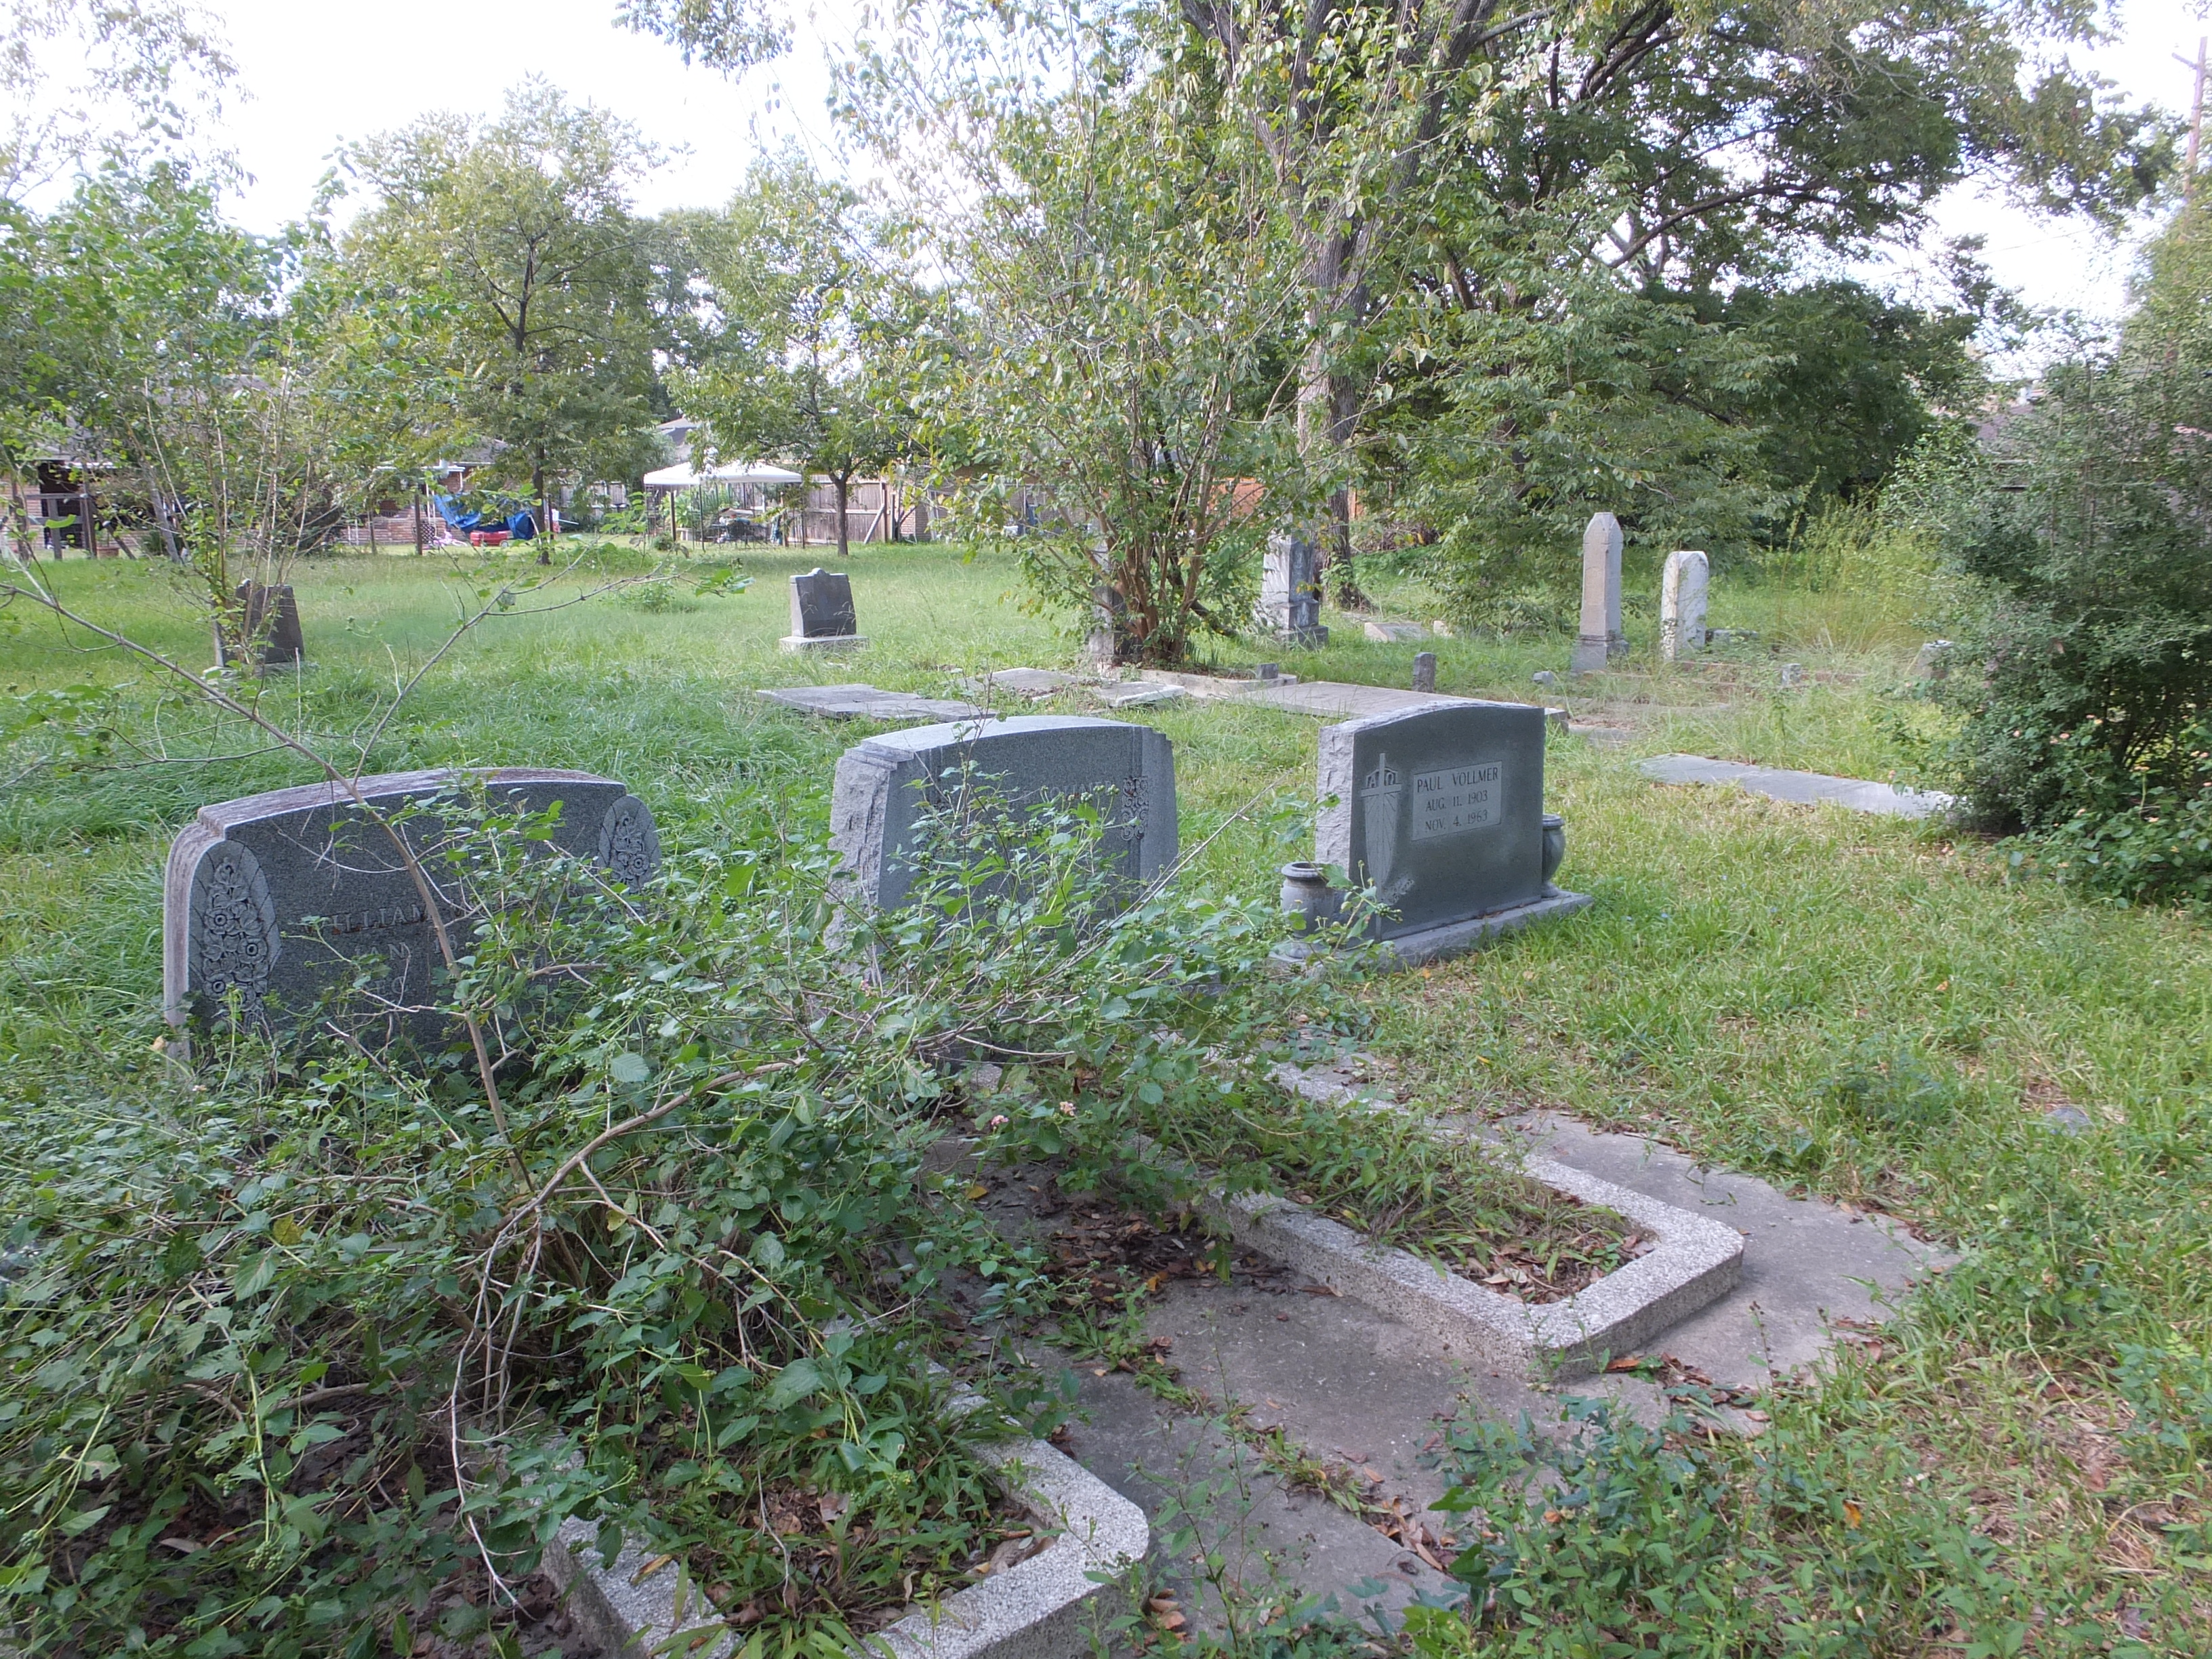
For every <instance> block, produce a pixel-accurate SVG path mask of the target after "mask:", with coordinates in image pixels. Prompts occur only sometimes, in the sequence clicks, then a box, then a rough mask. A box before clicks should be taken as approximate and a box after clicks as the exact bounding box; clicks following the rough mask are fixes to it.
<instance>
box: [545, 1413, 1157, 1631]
mask: <svg viewBox="0 0 2212 1659" xmlns="http://www.w3.org/2000/svg"><path fill="white" fill-rule="evenodd" d="M957 1408H958V1407H957V1403H956V1407H955V1409H956V1410H957ZM976 1453H977V1455H979V1456H981V1458H982V1459H984V1461H986V1462H989V1463H992V1464H994V1465H995V1466H996V1468H997V1469H998V1471H999V1478H1000V1489H1001V1490H1002V1491H1004V1492H1006V1494H1007V1495H1008V1496H1009V1497H1011V1498H1013V1499H1014V1501H1015V1502H1016V1503H1018V1504H1020V1505H1021V1506H1022V1508H1024V1510H1028V1511H1029V1512H1030V1514H1031V1515H1032V1516H1035V1517H1036V1519H1038V1520H1039V1521H1041V1522H1045V1523H1046V1524H1048V1525H1050V1526H1053V1527H1056V1528H1059V1529H1060V1534H1061V1535H1060V1537H1059V1538H1058V1539H1057V1540H1055V1541H1054V1542H1053V1544H1052V1545H1051V1546H1050V1547H1048V1548H1046V1549H1044V1550H1042V1551H1041V1552H1039V1553H1037V1554H1036V1555H1034V1556H1032V1557H1030V1559H1028V1560H1026V1561H1023V1562H1019V1563H1017V1564H1016V1565H1013V1566H1012V1567H1009V1568H1007V1569H1006V1571H1003V1572H998V1573H994V1574H993V1575H992V1576H991V1577H988V1578H986V1579H984V1580H983V1581H982V1582H981V1583H976V1584H971V1585H969V1587H968V1588H967V1589H963V1590H958V1591H956V1592H955V1593H954V1594H952V1595H949V1596H947V1597H945V1600H944V1601H940V1602H939V1603H937V1604H936V1605H935V1606H934V1607H923V1608H919V1609H917V1610H916V1611H915V1612H913V1613H908V1615H907V1616H906V1617H905V1618H903V1619H902V1620H899V1621H898V1622H897V1623H896V1624H895V1625H891V1626H887V1627H886V1628H884V1629H883V1630H880V1631H878V1632H874V1633H873V1634H872V1636H870V1637H868V1638H866V1644H865V1645H866V1649H867V1650H870V1651H872V1652H880V1651H881V1650H883V1649H884V1648H888V1650H889V1651H890V1653H891V1654H892V1655H894V1656H896V1659H1087V1656H1089V1655H1090V1654H1091V1632H1090V1629H1089V1625H1090V1622H1091V1621H1090V1620H1088V1619H1086V1618H1085V1613H1086V1610H1087V1608H1088V1604H1089V1603H1091V1601H1094V1600H1095V1599H1096V1598H1097V1596H1098V1595H1100V1594H1101V1593H1102V1592H1103V1591H1105V1590H1107V1589H1110V1588H1111V1587H1113V1586H1114V1585H1115V1584H1118V1583H1123V1582H1125V1581H1127V1578H1128V1577H1129V1575H1130V1573H1131V1572H1132V1571H1133V1570H1134V1569H1135V1568H1136V1567H1137V1566H1138V1565H1139V1563H1141V1562H1142V1561H1143V1560H1144V1559H1145V1556H1146V1553H1147V1552H1148V1551H1149V1550H1150V1548H1151V1547H1152V1529H1151V1528H1150V1526H1149V1525H1148V1524H1147V1522H1146V1520H1145V1514H1144V1511H1143V1510H1140V1509H1139V1508H1138V1507H1137V1506H1136V1505H1135V1504H1133V1503H1131V1502H1130V1501H1129V1500H1128V1499H1127V1498H1124V1497H1122V1496H1121V1493H1119V1492H1115V1490H1114V1489H1113V1488H1112V1487H1110V1486H1108V1485H1107V1484H1106V1483H1105V1482H1104V1481H1103V1480H1100V1479H1099V1478H1098V1477H1097V1475H1095V1474H1091V1471H1090V1470H1088V1469H1086V1468H1084V1467H1083V1466H1082V1465H1081V1464H1080V1463H1078V1462H1075V1460H1074V1459H1073V1458H1071V1457H1069V1456H1067V1455H1066V1454H1065V1453H1063V1452H1060V1451H1057V1450H1055V1449H1054V1448H1052V1447H1051V1446H1048V1445H1047V1444H1046V1443H1044V1442H1043V1441H1042V1440H1026V1439H1025V1440H1012V1441H1007V1442H1004V1443H995V1444H987V1445H983V1446H979V1447H977V1448H976ZM598 1537H599V1528H598V1525H597V1524H596V1523H595V1522H590V1521H584V1520H580V1519H578V1518H575V1517H574V1516H571V1517H570V1518H569V1519H568V1520H567V1521H564V1522H562V1524H561V1529H560V1532H559V1533H558V1534H556V1537H555V1539H554V1541H552V1542H551V1543H550V1544H548V1545H547V1546H546V1547H545V1558H544V1566H545V1571H546V1573H547V1574H548V1576H550V1577H551V1578H552V1579H553V1581H554V1583H556V1584H557V1585H558V1586H559V1587H560V1589H561V1590H562V1594H563V1595H566V1596H568V1607H569V1610H570V1612H571V1613H572V1615H573V1616H574V1619H575V1620H576V1622H577V1623H578V1624H579V1625H580V1626H582V1627H583V1629H584V1632H585V1633H586V1635H588V1636H589V1637H591V1638H592V1640H593V1641H595V1642H597V1643H598V1644H599V1645H600V1646H601V1647H602V1648H604V1649H605V1650H606V1652H607V1654H608V1655H609V1656H610V1659H648V1656H653V1655H658V1654H661V1653H663V1652H673V1651H678V1649H675V1648H671V1647H670V1646H669V1644H670V1643H671V1641H672V1640H673V1639H674V1638H677V1637H678V1636H679V1635H682V1634H684V1633H686V1632H698V1633H699V1635H700V1636H701V1638H702V1640H701V1643H700V1645H699V1646H698V1647H697V1648H696V1650H693V1651H692V1654H691V1659H727V1656H729V1655H731V1654H732V1653H734V1652H736V1651H737V1650H738V1645H739V1643H740V1638H739V1637H738V1635H737V1634H736V1633H735V1632H728V1631H726V1630H725V1629H724V1626H723V1624H722V1620H721V1619H720V1617H719V1616H717V1615H714V1609H713V1607H712V1604H711V1603H708V1601H706V1598H705V1596H704V1595H702V1593H700V1592H699V1591H698V1590H696V1589H694V1590H693V1592H692V1595H693V1598H694V1600H695V1602H696V1606H697V1607H700V1608H702V1609H703V1610H704V1612H705V1613H706V1614H707V1615H708V1616H705V1617H702V1616H700V1615H699V1614H698V1613H696V1612H694V1611H692V1610H691V1609H690V1608H687V1609H686V1612H685V1616H684V1619H683V1620H681V1621H679V1620H678V1617H677V1612H676V1581H677V1570H676V1564H675V1563H674V1562H672V1561H670V1562H665V1563H664V1564H663V1565H661V1566H660V1567H659V1568H658V1569H657V1570H656V1571H653V1573H652V1574H651V1575H649V1576H648V1577H646V1579H645V1582H644V1583H637V1582H635V1580H636V1578H637V1577H638V1575H639V1574H640V1573H641V1571H643V1570H644V1568H645V1566H646V1565H647V1563H648V1562H649V1561H651V1560H652V1559H653V1558H652V1557H651V1556H649V1555H648V1554H647V1553H646V1552H645V1550H644V1549H642V1548H641V1547H640V1546H639V1545H638V1544H636V1543H635V1542H633V1541H629V1540H628V1539H625V1540H624V1541H623V1550H622V1553H621V1554H620V1555H619V1556H617V1558H616V1559H615V1564H614V1565H613V1566H612V1567H611V1568H608V1567H604V1566H602V1565H599V1551H598V1547H597V1542H596V1541H597V1539H598ZM716 1631H721V1632H723V1633H722V1634H720V1636H713V1635H709V1634H708V1632H716ZM879 1644H880V1645H879Z"/></svg>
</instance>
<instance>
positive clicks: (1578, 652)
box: [1569, 513, 1628, 674]
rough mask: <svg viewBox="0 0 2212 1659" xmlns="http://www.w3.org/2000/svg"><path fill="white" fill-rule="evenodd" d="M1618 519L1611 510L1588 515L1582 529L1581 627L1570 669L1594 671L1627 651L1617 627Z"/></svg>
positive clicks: (1618, 613) (1618, 581)
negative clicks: (1587, 520) (1588, 517)
mask: <svg viewBox="0 0 2212 1659" xmlns="http://www.w3.org/2000/svg"><path fill="white" fill-rule="evenodd" d="M1620 551H1621V535H1620V520H1618V519H1616V518H1614V517H1613V514H1612V513H1593V514H1592V515H1591V516H1590V521H1589V525H1588V526H1586V527H1585V528H1584V529H1583V616H1582V630H1581V632H1580V633H1578V634H1577V635H1576V636H1575V650H1574V658H1573V660H1572V661H1571V663H1570V664H1569V667H1570V669H1571V671H1572V672H1574V673H1577V674H1594V673H1596V672H1597V671H1599V670H1601V669H1602V668H1603V667H1604V666H1605V665H1606V664H1607V662H1608V661H1609V660H1611V659H1613V658H1614V657H1620V656H1625V655H1626V654H1627V652H1628V640H1627V636H1626V635H1624V634H1623V633H1622V632H1621V631H1620Z"/></svg>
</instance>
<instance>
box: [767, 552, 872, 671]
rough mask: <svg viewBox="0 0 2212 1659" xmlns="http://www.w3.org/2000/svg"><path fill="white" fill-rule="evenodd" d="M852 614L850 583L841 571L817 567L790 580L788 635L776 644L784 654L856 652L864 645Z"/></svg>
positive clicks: (865, 641)
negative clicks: (791, 652) (794, 652)
mask: <svg viewBox="0 0 2212 1659" xmlns="http://www.w3.org/2000/svg"><path fill="white" fill-rule="evenodd" d="M867 642H868V641H867V637H866V635H863V634H862V633H861V632H860V622H859V619H858V617H855V616H854V611H853V583H852V580H851V578H849V577H848V576H847V575H846V574H845V573H844V572H843V571H842V570H836V571H832V570H824V569H823V568H822V567H821V566H820V565H817V566H815V567H814V568H813V569H811V570H810V571H808V572H807V573H806V574H805V575H803V576H793V578H792V579H791V632H790V633H788V634H787V635H784V637H783V638H782V639H781V640H779V641H776V643H777V644H779V645H781V647H783V648H784V649H785V650H787V651H857V650H859V649H860V647H862V646H864V645H866V643H867Z"/></svg>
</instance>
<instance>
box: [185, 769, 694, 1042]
mask: <svg viewBox="0 0 2212 1659" xmlns="http://www.w3.org/2000/svg"><path fill="white" fill-rule="evenodd" d="M471 786H481V787H482V788H483V790H484V792H485V793H486V795H487V796H488V798H489V805H491V806H493V807H494V808H495V809H496V810H499V811H528V812H541V811H544V810H546V809H547V808H548V807H550V806H551V805H554V803H556V801H557V802H558V803H559V804H560V806H561V814H560V817H559V820H558V822H557V823H556V827H555V829H554V832H553V837H552V844H553V846H555V847H556V848H559V849H560V850H561V851H562V852H565V853H568V854H573V855H574V856H575V857H577V858H580V859H584V860H590V861H591V862H592V863H593V864H595V865H597V866H599V868H600V869H602V870H604V871H605V872H607V873H608V874H609V875H611V876H612V877H613V878H615V879H616V880H617V881H621V882H623V883H626V884H629V885H632V886H635V885H639V884H642V883H644V882H645V881H646V880H647V879H648V878H650V877H651V876H652V874H653V872H654V871H655V870H656V869H657V868H659V863H660V842H659V837H658V836H657V835H656V834H655V833H654V829H653V813H652V811H651V810H650V809H649V808H648V807H647V805H645V803H644V802H643V801H641V800H640V799H638V798H637V797H636V796H635V795H633V794H631V793H629V790H628V789H627V788H626V787H623V785H622V784H621V783H619V782H617V781H615V780H614V779H611V778H602V777H597V776H594V775H592V774H591V773H589V772H564V771H552V770H544V769H534V768H530V767H495V768H490V769H484V770H481V771H473V772H453V771H433V772H392V773H386V774H384V775H380V776H374V777H366V778H362V779H361V780H360V781H359V782H358V784H357V785H356V788H357V789H358V791H359V793H360V797H361V799H362V802H364V803H366V805H368V807H369V808H370V809H372V811H374V812H375V813H379V814H383V815H386V817H389V815H392V814H394V813H398V812H399V811H402V810H403V809H406V808H410V807H412V808H416V809H417V810H416V811H415V813H414V815H413V816H411V817H408V818H406V819H405V821H404V823H400V824H398V825H397V826H395V827H396V828H397V829H398V834H399V835H400V836H401V837H402V838H403V839H404V842H406V844H407V846H408V847H409V848H411V849H413V850H414V851H415V853H416V856H417V857H418V858H422V857H424V856H425V855H426V854H428V852H429V851H430V850H431V849H433V848H435V847H436V846H437V844H438V842H439V841H440V839H441V836H443V834H444V827H443V825H442V824H441V822H440V819H439V817H438V815H437V811H436V810H435V800H436V799H437V798H438V797H439V796H440V795H441V794H450V793H452V792H454V791H457V790H459V789H463V788H466V787H471ZM444 873H445V872H443V870H442V867H441V866H439V865H438V864H436V863H435V861H433V862H431V863H430V865H429V868H428V875H429V877H430V878H432V880H433V882H434V887H433V891H434V893H435V894H437V895H438V896H440V897H441V902H447V903H448V904H450V903H451V902H452V900H451V898H450V897H448V896H446V895H444V894H443V893H442V891H441V890H439V889H437V888H436V887H435V881H436V879H437V878H440V877H441V875H443V874H444ZM447 879H450V877H449V876H447ZM161 922H162V1011H163V1012H164V1014H165V1015H166V1016H167V1018H168V1020H169V1023H170V1024H173V1025H179V1026H182V1025H185V1024H191V1023H206V1022H208V1021H210V1020H213V1019H216V1018H221V1017H222V1012H223V1010H224V1008H225V1007H226V1006H228V997H229V996H230V994H232V993H233V992H235V993H236V994H237V996H238V999H239V1002H240V1009H241V1012H242V1013H243V1015H244V1016H245V1017H246V1018H249V1019H251V1020H252V1021H254V1022H256V1023H257V1024H277V1023H281V1022H282V1021H283V1019H285V1018H288V1017H290V1016H294V1015H296V1014H298V1013H300V1012H303V1011H304V1010H305V1009H306V1008H307V1007H308V1006H311V1005H312V1004H313V1002H314V1001H315V1000H317V999H318V998H319V997H320V996H322V995H323V994H325V993H327V992H329V991H331V989H333V988H334V987H337V986H339V985H342V984H343V983H344V982H346V981H349V980H350V979H351V978H352V976H353V975H354V974H355V972H356V970H357V967H358V964H359V963H360V961H361V959H362V957H380V958H381V959H382V961H383V964H384V967H383V971H382V973H381V974H380V975H378V976H377V978H376V979H375V981H374V983H373V985H372V987H371V988H372V990H373V992H374V994H375V995H377V996H379V997H380V998H383V999H385V1000H388V1001H389V1002H392V1003H393V1004H397V1005H398V1006H400V1008H402V1009H406V1008H410V1007H416V1006H421V1005H422V1004H424V1003H427V1002H428V1000H430V998H431V995H432V989H431V974H432V971H433V969H434V966H435V964H437V963H439V962H440V957H439V954H438V948H437V941H436V937H435V930H434V929H433V927H432V926H431V924H430V921H429V920H428V910H427V908H426V907H425V905H424V903H423V901H422V890H421V888H420V887H419V886H418V885H417V884H416V880H415V878H414V877H413V876H412V875H411V874H410V872H409V871H408V868H407V865H406V860H404V858H403V857H402V855H401V854H400V852H399V849H398V848H397V847H395V846H394V845H393V844H392V837H391V836H390V835H388V834H387V833H386V830H385V829H384V828H383V827H382V826H381V824H380V823H379V822H378V821H377V819H376V817H372V816H371V814H370V812H367V811H362V806H361V805H356V802H355V800H354V798H353V795H352V794H351V793H349V792H348V791H347V790H345V789H344V788H343V787H340V786H339V785H337V784H335V783H328V782H325V783H314V784H306V785H302V786H301V787H297V788H293V789H277V790H272V791H270V793H266V794H261V795H249V796H247V797H246V798H245V799H240V800H227V801H218V802H216V803H215V804H214V805H210V806H204V807H202V808H201V809H200V811H199V813H198V815H197V817H195V818H194V819H193V820H192V822H191V823H190V824H189V825H187V826H186V827H185V829H184V830H183V831H182V832H181V833H180V834H179V836H177V838H176V840H175V842H173V843H172V844H171V846H170V848H169V861H168V869H167V877H166V879H165V883H164V890H163V899H162V911H161ZM463 943H464V948H465V942H463ZM401 1029H404V1030H409V1031H410V1032H412V1033H413V1034H415V1035H416V1036H422V1037H425V1038H435V1037H436V1036H441V1035H442V1034H443V1033H444V1030H445V1022H444V1021H443V1020H442V1019H441V1018H438V1017H436V1016H432V1015H412V1014H408V1013H404V1012H396V1013H394V1014H392V1015H391V1016H390V1017H389V1018H388V1019H387V1022H386V1035H387V1036H390V1035H393V1034H396V1033H397V1031H398V1030H401Z"/></svg>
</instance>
